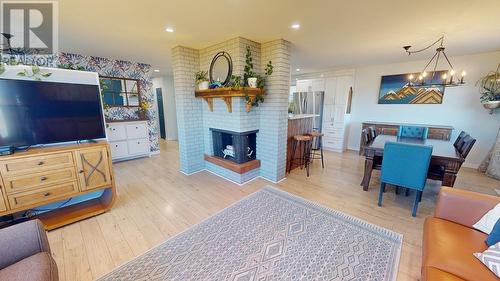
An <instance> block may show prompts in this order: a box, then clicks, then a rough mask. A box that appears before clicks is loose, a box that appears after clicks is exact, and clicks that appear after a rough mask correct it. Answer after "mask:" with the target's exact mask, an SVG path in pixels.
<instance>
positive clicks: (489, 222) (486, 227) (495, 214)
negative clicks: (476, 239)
mask: <svg viewBox="0 0 500 281" xmlns="http://www.w3.org/2000/svg"><path fill="white" fill-rule="evenodd" d="M499 218H500V203H498V204H497V205H496V206H495V208H493V209H491V210H489V211H488V212H487V213H486V214H485V215H484V216H483V217H482V218H481V219H480V220H479V221H478V222H476V224H474V225H473V227H474V228H475V229H477V230H479V231H482V232H484V233H486V234H490V232H491V231H492V230H493V227H494V226H495V224H496V223H497V221H498V219H499Z"/></svg>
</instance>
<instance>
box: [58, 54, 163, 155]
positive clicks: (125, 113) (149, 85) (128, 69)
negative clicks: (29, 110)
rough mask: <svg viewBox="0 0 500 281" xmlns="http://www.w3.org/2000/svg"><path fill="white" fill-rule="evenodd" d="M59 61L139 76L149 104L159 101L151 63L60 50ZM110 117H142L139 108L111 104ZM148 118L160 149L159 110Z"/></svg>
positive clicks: (154, 144)
mask: <svg viewBox="0 0 500 281" xmlns="http://www.w3.org/2000/svg"><path fill="white" fill-rule="evenodd" d="M55 61H56V62H55V64H56V65H61V64H64V65H68V64H69V65H72V66H73V67H83V68H84V69H85V70H87V71H94V72H97V73H98V74H99V75H101V76H110V77H121V78H132V79H138V80H139V86H140V89H141V97H142V100H143V101H147V102H148V103H149V104H155V95H154V91H153V80H152V77H151V74H152V69H151V65H149V64H144V63H136V62H130V61H124V60H113V59H109V58H101V57H94V56H86V55H80V54H70V53H59V54H58V55H57V57H56V59H55ZM107 116H108V118H109V119H111V120H125V119H137V118H138V116H137V113H136V109H133V108H125V107H111V108H109V109H108V110H107ZM148 118H149V121H148V127H149V143H150V150H151V152H154V151H158V150H159V149H160V147H159V142H158V141H159V128H158V120H157V119H158V113H157V111H156V109H155V108H150V109H149V110H148Z"/></svg>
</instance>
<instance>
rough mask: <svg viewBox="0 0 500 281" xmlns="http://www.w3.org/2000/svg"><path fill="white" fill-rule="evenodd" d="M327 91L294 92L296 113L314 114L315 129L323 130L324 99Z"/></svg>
mask: <svg viewBox="0 0 500 281" xmlns="http://www.w3.org/2000/svg"><path fill="white" fill-rule="evenodd" d="M324 98H325V92H323V91H317V92H296V93H293V104H294V112H293V113H294V114H314V115H316V116H315V117H314V129H316V130H318V131H321V128H322V127H323V126H322V125H323V124H322V123H323V122H322V121H323V101H324Z"/></svg>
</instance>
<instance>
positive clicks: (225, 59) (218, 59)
mask: <svg viewBox="0 0 500 281" xmlns="http://www.w3.org/2000/svg"><path fill="white" fill-rule="evenodd" d="M232 74H233V61H232V59H231V56H230V55H229V54H228V53H227V52H219V53H217V54H216V55H215V56H214V58H213V59H212V63H211V64H210V74H209V75H210V83H214V82H220V83H221V84H222V86H225V85H227V83H229V79H231V75H232Z"/></svg>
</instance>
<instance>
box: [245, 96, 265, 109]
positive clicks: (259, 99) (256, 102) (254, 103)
mask: <svg viewBox="0 0 500 281" xmlns="http://www.w3.org/2000/svg"><path fill="white" fill-rule="evenodd" d="M245 101H246V102H247V104H251V105H252V106H255V107H258V106H259V104H261V103H263V102H264V96H263V95H256V96H255V98H254V99H252V98H250V96H249V95H248V94H247V95H245Z"/></svg>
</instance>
